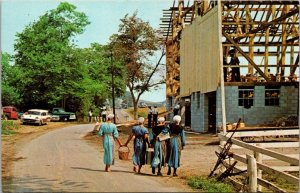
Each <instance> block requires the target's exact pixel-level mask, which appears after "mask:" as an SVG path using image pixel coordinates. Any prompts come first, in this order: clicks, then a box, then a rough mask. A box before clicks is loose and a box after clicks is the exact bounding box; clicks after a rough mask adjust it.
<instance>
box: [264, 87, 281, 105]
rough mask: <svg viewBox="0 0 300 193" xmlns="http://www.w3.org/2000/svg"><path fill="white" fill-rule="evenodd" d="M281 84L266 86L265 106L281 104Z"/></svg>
mask: <svg viewBox="0 0 300 193" xmlns="http://www.w3.org/2000/svg"><path fill="white" fill-rule="evenodd" d="M279 98H280V86H266V87H265V106H279Z"/></svg>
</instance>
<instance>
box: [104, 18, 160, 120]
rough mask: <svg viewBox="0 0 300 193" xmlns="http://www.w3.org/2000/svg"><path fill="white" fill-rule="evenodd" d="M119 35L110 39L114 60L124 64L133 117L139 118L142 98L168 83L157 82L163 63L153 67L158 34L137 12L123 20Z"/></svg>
mask: <svg viewBox="0 0 300 193" xmlns="http://www.w3.org/2000/svg"><path fill="white" fill-rule="evenodd" d="M118 32H119V33H118V34H114V35H112V36H111V37H110V41H111V42H110V45H111V46H112V48H113V52H114V57H115V58H117V59H118V60H120V61H122V62H123V63H124V65H125V67H126V70H127V78H126V86H127V88H128V89H129V91H130V94H131V97H132V101H133V107H134V115H135V118H137V107H138V102H139V99H140V97H141V95H142V94H143V93H144V92H146V91H150V90H151V89H156V88H157V87H158V86H159V85H160V84H163V83H165V79H164V77H163V76H160V78H156V79H154V78H153V77H154V75H155V74H157V73H158V72H159V71H160V70H161V64H160V61H161V59H162V58H163V56H164V54H165V53H164V51H163V52H162V55H161V57H160V59H159V60H158V62H157V63H156V64H155V65H153V64H151V62H150V58H151V57H153V55H154V54H155V51H157V50H159V48H160V46H161V42H160V38H159V34H158V31H157V30H154V29H153V28H152V27H151V26H150V24H149V23H148V22H144V21H143V20H142V19H140V18H138V17H137V12H135V13H134V14H133V15H132V16H129V15H128V14H127V15H125V17H124V18H123V19H121V24H120V25H119V31H118Z"/></svg>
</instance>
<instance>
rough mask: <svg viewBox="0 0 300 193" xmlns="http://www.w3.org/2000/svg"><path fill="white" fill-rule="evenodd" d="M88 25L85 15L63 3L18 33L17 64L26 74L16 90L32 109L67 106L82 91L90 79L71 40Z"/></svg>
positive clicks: (70, 5) (16, 46)
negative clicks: (84, 83)
mask: <svg viewBox="0 0 300 193" xmlns="http://www.w3.org/2000/svg"><path fill="white" fill-rule="evenodd" d="M88 24H89V21H88V18H87V16H86V15H85V14H84V13H82V12H78V11H76V7H75V6H74V5H72V4H69V3H67V2H62V3H60V4H59V5H58V7H57V8H56V9H53V10H50V11H47V12H46V13H45V14H44V15H42V16H40V17H39V19H38V20H37V21H35V22H33V23H32V24H29V25H28V26H26V27H25V29H24V30H23V31H22V32H21V33H18V34H17V39H16V43H15V45H14V47H15V51H16V55H15V64H16V66H17V67H18V68H19V69H20V71H21V72H22V74H21V75H20V77H19V81H18V82H16V87H17V88H18V89H19V90H20V92H21V93H22V97H23V99H24V103H25V104H27V106H28V107H40V108H49V107H51V106H54V105H58V104H61V105H62V106H63V107H65V106H66V103H67V99H70V98H71V97H70V96H73V95H74V94H76V93H77V92H78V90H79V88H80V86H81V84H80V82H83V81H84V80H85V79H86V77H85V74H84V73H83V72H84V71H85V70H84V66H82V65H81V63H80V62H78V61H76V59H77V58H78V55H77V53H76V52H75V51H74V47H75V45H73V44H72V43H71V40H72V38H73V37H74V36H75V35H77V34H81V33H83V31H84V28H85V26H87V25H88ZM70 106H72V105H70ZM71 110H72V109H71Z"/></svg>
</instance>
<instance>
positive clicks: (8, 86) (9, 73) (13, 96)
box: [1, 53, 21, 106]
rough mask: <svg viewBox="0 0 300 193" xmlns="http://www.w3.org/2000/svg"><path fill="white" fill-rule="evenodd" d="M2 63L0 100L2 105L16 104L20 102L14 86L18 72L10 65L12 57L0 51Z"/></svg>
mask: <svg viewBox="0 0 300 193" xmlns="http://www.w3.org/2000/svg"><path fill="white" fill-rule="evenodd" d="M1 59H2V61H1V64H2V74H1V75H2V76H1V83H2V90H1V93H2V94H1V97H2V98H1V101H2V105H3V106H7V105H13V106H18V105H19V104H20V103H21V97H20V93H19V92H18V90H17V89H16V88H15V87H14V84H13V82H14V79H15V77H17V76H18V74H19V72H18V71H17V69H15V68H14V67H13V66H12V57H11V56H10V55H9V54H8V53H1Z"/></svg>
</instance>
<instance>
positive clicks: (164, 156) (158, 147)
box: [149, 117, 169, 176]
mask: <svg viewBox="0 0 300 193" xmlns="http://www.w3.org/2000/svg"><path fill="white" fill-rule="evenodd" d="M168 134H169V131H168V127H167V126H166V125H165V118H164V117H160V118H159V119H158V125H156V126H154V127H153V129H152V132H151V133H150V136H149V139H150V143H151V147H154V158H153V160H152V163H151V167H152V174H155V168H158V171H157V175H158V176H162V173H161V168H162V166H165V165H166V163H167V162H168V150H167V147H168V137H167V136H168Z"/></svg>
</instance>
